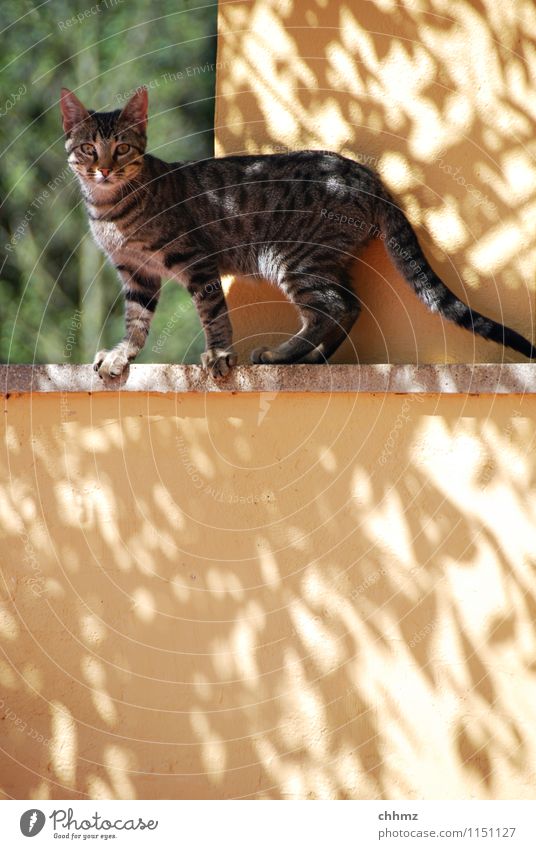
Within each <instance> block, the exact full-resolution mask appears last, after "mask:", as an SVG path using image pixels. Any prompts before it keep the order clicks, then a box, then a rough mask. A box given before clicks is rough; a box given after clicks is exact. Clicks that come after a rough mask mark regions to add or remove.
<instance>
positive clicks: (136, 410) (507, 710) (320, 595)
mask: <svg viewBox="0 0 536 849" xmlns="http://www.w3.org/2000/svg"><path fill="white" fill-rule="evenodd" d="M535 404H536V401H535V400H534V396H527V397H525V398H523V397H521V396H508V395H507V396H496V397H494V396H492V395H490V396H485V397H484V396H483V397H480V398H479V397H463V396H461V395H451V396H438V395H426V396H423V395H395V394H382V393H379V394H366V393H364V394H357V393H340V392H339V393H336V394H330V393H318V394H315V393H310V394H304V393H277V392H264V393H255V392H251V393H238V394H231V393H226V392H222V393H220V394H217V393H208V394H206V395H204V394H202V393H198V394H191V393H182V394H172V393H168V394H162V395H151V394H147V393H143V392H141V393H138V394H136V393H132V394H131V393H128V392H124V393H113V392H110V393H108V394H93V395H91V394H88V393H80V394H76V393H74V394H71V393H67V392H65V393H58V394H53V393H52V394H34V395H31V394H22V395H12V396H11V397H9V398H8V400H7V402H6V410H7V413H6V415H5V416H4V421H5V426H6V431H5V440H4V441H3V442H2V445H3V448H2V452H1V455H0V457H1V471H0V481H1V483H0V533H1V540H0V551H1V555H0V556H1V578H0V591H1V597H2V602H1V607H0V690H1V696H0V699H1V701H0V720H1V729H2V731H1V742H0V776H1V779H0V781H1V785H0V786H1V790H2V792H3V793H4V794H6V795H9V796H15V797H22V798H44V797H56V798H75V797H85V796H90V797H96V798H97V797H103V798H104V797H106V798H145V797H147V798H156V797H161V798H190V797H200V798H213V797H215V798H228V797H233V798H238V797H240V798H241V797H247V798H333V797H334V798H382V797H383V798H469V797H471V798H534V797H535V796H536V790H535V788H536V779H535V776H536V739H535V736H534V728H535V726H536V678H535V669H536V633H535V624H534V623H535V621H536V598H535V593H534V569H535V563H536V534H535V533H534V529H535V520H536V500H535V496H534V477H535V474H536V463H535V454H534V444H535V443H534V440H535V437H536V415H535V414H536V407H535Z"/></svg>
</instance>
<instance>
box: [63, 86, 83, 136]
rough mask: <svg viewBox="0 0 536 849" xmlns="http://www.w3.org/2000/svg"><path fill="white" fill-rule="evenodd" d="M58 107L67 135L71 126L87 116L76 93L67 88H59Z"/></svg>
mask: <svg viewBox="0 0 536 849" xmlns="http://www.w3.org/2000/svg"><path fill="white" fill-rule="evenodd" d="M60 107H61V114H62V116H63V129H64V131H65V133H66V134H67V135H69V133H70V132H71V130H72V129H73V127H76V125H77V124H80V123H81V122H82V121H85V120H86V118H89V112H88V111H87V109H86V107H85V106H84V105H83V104H82V103H80V101H79V100H78V98H77V96H76V94H73V92H72V91H69V89H68V88H62V90H61V100H60Z"/></svg>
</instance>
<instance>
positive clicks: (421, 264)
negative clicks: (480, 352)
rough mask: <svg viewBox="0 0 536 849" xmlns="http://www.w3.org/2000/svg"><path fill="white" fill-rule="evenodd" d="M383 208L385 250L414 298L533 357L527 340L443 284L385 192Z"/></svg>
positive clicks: (431, 308) (531, 346)
mask: <svg viewBox="0 0 536 849" xmlns="http://www.w3.org/2000/svg"><path fill="white" fill-rule="evenodd" d="M384 209H385V214H384V216H383V221H382V222H381V237H382V238H383V239H384V240H385V245H386V248H387V251H388V252H389V255H390V256H391V258H392V260H393V262H394V264H395V266H396V267H397V269H398V270H399V271H400V272H401V274H402V275H403V276H404V278H405V279H406V280H407V282H408V283H409V284H410V286H411V287H412V288H413V290H414V291H415V293H416V295H417V297H418V298H420V300H421V301H422V302H423V303H424V304H426V306H427V307H428V308H429V309H430V310H432V312H438V313H440V315H442V316H444V318H446V319H448V320H449V321H453V322H454V324H457V325H458V326H459V327H464V328H465V329H466V330H470V331H472V332H473V333H476V334H477V335H478V336H483V337H484V339H491V340H492V341H493V342H498V343H499V344H500V345H504V346H505V347H507V348H513V349H514V351H519V352H520V353H521V354H524V355H525V357H528V358H529V359H536V347H534V345H532V344H531V343H530V342H529V341H528V339H525V338H524V337H523V336H521V334H520V333H516V331H515V330H511V329H510V328H509V327H505V326H504V325H502V324H499V323H498V322H496V321H493V320H492V319H491V318H487V317H486V316H485V315H481V314H480V313H478V312H476V311H475V310H473V309H471V308H470V307H468V306H467V304H464V302H463V301H460V299H459V298H457V297H456V295H455V294H454V292H451V291H450V289H449V288H448V287H447V286H445V284H444V283H443V281H442V280H441V279H440V278H439V277H438V276H437V274H436V273H435V271H434V270H433V269H432V268H431V266H430V264H429V263H428V260H427V259H426V257H425V256H424V253H423V251H422V248H421V246H420V244H419V240H418V239H417V236H416V234H415V231H414V230H413V227H412V226H411V224H410V223H409V221H408V219H407V218H406V216H405V215H404V213H403V212H402V210H401V209H399V208H398V207H397V206H396V204H395V203H394V201H393V199H392V198H391V197H390V196H389V195H387V193H386V202H385V206H384ZM377 235H378V234H377Z"/></svg>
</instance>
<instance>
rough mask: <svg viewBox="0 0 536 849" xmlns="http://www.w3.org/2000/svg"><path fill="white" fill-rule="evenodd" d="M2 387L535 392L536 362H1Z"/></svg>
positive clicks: (163, 391) (48, 389) (14, 391)
mask: <svg viewBox="0 0 536 849" xmlns="http://www.w3.org/2000/svg"><path fill="white" fill-rule="evenodd" d="M0 385H1V386H2V392H3V394H4V395H10V394H20V393H34V392H37V393H46V392H60V393H64V392H79V393H80V392H89V393H95V392H117V391H118V390H120V391H121V392H145V393H147V392H149V393H152V392H155V393H159V394H168V393H171V394H175V393H188V392H194V393H205V392H219V393H224V392H232V393H236V392H296V393H302V392H321V393H332V392H351V393H355V392H363V393H395V394H415V393H423V394H447V395H459V394H464V395H465V394H470V395H507V394H516V395H519V394H522V395H534V394H536V364H532V363H474V364H452V363H450V364H442V363H441V364H428V365H407V364H376V365H316V366H315V365H293V366H270V365H266V366H265V365H260V366H249V365H248V366H237V367H236V368H235V369H233V371H232V372H231V373H230V374H229V375H228V376H227V377H225V378H220V379H218V380H216V379H214V378H213V377H211V376H210V375H208V374H207V373H206V372H204V371H203V369H202V368H201V367H200V366H196V365H175V364H169V365H168V364H157V365H133V366H131V368H130V373H129V375H128V377H127V379H126V380H123V381H122V382H120V383H118V381H113V382H107V383H104V382H103V381H102V380H101V379H100V378H99V376H98V375H97V374H95V372H94V371H93V368H92V366H91V365H72V364H63V365H0Z"/></svg>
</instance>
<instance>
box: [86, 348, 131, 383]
mask: <svg viewBox="0 0 536 849" xmlns="http://www.w3.org/2000/svg"><path fill="white" fill-rule="evenodd" d="M129 365H130V363H129V359H128V357H127V355H126V353H125V352H124V351H123V350H121V348H113V350H111V351H99V353H98V354H97V356H96V357H95V359H94V361H93V368H94V369H95V371H96V372H97V373H98V375H99V377H102V379H103V380H107V379H108V380H116V379H117V378H118V377H121V375H123V374H124V372H126V371H127V370H128V367H129Z"/></svg>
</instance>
